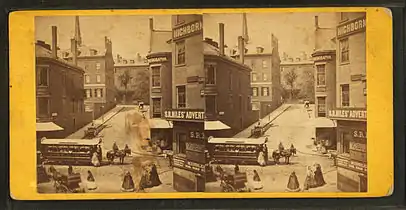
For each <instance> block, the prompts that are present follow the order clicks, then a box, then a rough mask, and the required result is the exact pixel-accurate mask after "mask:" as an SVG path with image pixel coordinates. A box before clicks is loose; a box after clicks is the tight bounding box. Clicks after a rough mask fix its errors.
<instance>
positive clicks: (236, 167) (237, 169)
mask: <svg viewBox="0 0 406 210" xmlns="http://www.w3.org/2000/svg"><path fill="white" fill-rule="evenodd" d="M239 172H240V167H239V166H238V164H237V163H236V164H235V166H234V173H235V174H238V173H239Z"/></svg>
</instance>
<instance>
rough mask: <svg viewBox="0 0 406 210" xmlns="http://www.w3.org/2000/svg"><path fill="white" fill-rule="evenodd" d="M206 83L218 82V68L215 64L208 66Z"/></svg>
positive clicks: (213, 83)
mask: <svg viewBox="0 0 406 210" xmlns="http://www.w3.org/2000/svg"><path fill="white" fill-rule="evenodd" d="M206 84H208V85H215V84H216V68H215V66H213V65H208V66H206Z"/></svg>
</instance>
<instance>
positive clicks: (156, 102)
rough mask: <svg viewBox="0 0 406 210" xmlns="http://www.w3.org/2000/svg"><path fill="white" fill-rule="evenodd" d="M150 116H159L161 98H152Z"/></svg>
mask: <svg viewBox="0 0 406 210" xmlns="http://www.w3.org/2000/svg"><path fill="white" fill-rule="evenodd" d="M152 117H158V118H159V117H161V99H160V98H153V99H152Z"/></svg>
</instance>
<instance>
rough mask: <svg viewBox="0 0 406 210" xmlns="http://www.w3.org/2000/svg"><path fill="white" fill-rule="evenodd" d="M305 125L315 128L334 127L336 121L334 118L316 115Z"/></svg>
mask: <svg viewBox="0 0 406 210" xmlns="http://www.w3.org/2000/svg"><path fill="white" fill-rule="evenodd" d="M307 125H309V126H312V127H316V128H335V127H337V123H336V122H335V121H334V120H331V119H328V118H326V117H316V118H313V119H312V120H310V121H309V122H308V123H307Z"/></svg>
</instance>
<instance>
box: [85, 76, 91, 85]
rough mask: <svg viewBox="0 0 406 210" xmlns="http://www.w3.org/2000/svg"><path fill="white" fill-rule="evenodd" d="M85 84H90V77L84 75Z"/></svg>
mask: <svg viewBox="0 0 406 210" xmlns="http://www.w3.org/2000/svg"><path fill="white" fill-rule="evenodd" d="M85 83H86V84H87V83H90V76H89V75H85Z"/></svg>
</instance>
